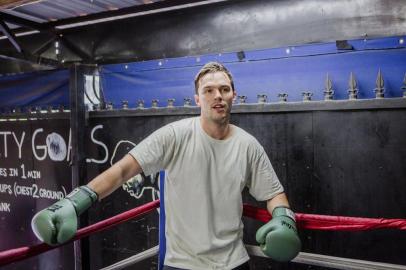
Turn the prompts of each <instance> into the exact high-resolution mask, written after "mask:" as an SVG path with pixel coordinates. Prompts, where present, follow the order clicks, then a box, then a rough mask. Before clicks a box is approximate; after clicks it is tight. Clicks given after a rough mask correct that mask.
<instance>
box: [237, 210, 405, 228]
mask: <svg viewBox="0 0 406 270" xmlns="http://www.w3.org/2000/svg"><path fill="white" fill-rule="evenodd" d="M243 214H244V216H247V217H251V218H253V219H256V220H260V221H263V222H268V221H269V220H270V219H271V218H272V217H271V215H270V214H269V213H268V211H267V210H265V209H260V208H257V207H254V206H252V205H248V204H244V212H243ZM295 216H296V223H297V227H298V228H300V229H306V230H325V231H365V230H373V229H382V228H392V229H399V230H406V219H385V218H359V217H343V216H328V215H313V214H301V213H296V214H295Z"/></svg>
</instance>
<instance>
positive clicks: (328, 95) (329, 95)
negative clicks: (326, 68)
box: [324, 73, 334, 100]
mask: <svg viewBox="0 0 406 270" xmlns="http://www.w3.org/2000/svg"><path fill="white" fill-rule="evenodd" d="M333 95H334V90H333V83H332V82H331V80H330V77H329V75H328V73H327V76H326V81H325V90H324V100H332V99H333Z"/></svg>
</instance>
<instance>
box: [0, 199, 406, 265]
mask: <svg viewBox="0 0 406 270" xmlns="http://www.w3.org/2000/svg"><path fill="white" fill-rule="evenodd" d="M158 207H159V200H156V201H153V202H150V203H147V204H144V205H142V206H139V207H136V208H134V209H131V210H129V211H126V212H123V213H121V214H118V215H116V216H113V217H111V218H108V219H105V220H102V221H100V222H98V223H95V224H93V225H90V226H88V227H85V228H82V229H80V230H78V232H77V233H76V235H75V237H74V238H73V239H72V240H71V241H74V240H78V239H80V238H83V237H85V236H88V235H90V234H92V233H96V232H99V231H102V230H105V229H107V228H110V227H112V226H115V225H117V224H120V223H123V222H125V221H127V220H129V219H132V218H135V217H138V216H140V215H143V214H147V213H149V212H151V211H152V210H154V209H156V208H158ZM244 215H245V216H247V217H251V218H254V219H257V220H260V221H263V222H267V221H269V220H270V219H271V215H270V214H269V213H268V211H267V210H265V209H260V208H257V207H254V206H251V205H247V204H244ZM296 221H297V225H298V228H300V229H308V230H329V231H362V230H371V229H382V228H392V229H399V230H406V219H384V218H358V217H343V216H327V215H312V214H301V213H296ZM71 241H69V242H71ZM69 242H67V243H69ZM67 243H65V244H67ZM65 244H63V245H65ZM60 246H61V245H59V246H48V245H47V244H44V243H42V244H39V245H35V246H26V247H20V248H15V249H9V250H5V251H2V252H0V266H3V265H6V264H9V263H12V262H15V261H19V260H23V259H26V258H29V257H32V256H35V255H38V254H40V253H43V252H45V251H48V250H51V249H54V248H57V247H60Z"/></svg>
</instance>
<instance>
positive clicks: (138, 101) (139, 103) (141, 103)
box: [137, 99, 144, 109]
mask: <svg viewBox="0 0 406 270" xmlns="http://www.w3.org/2000/svg"><path fill="white" fill-rule="evenodd" d="M137 109H144V100H143V99H139V100H137Z"/></svg>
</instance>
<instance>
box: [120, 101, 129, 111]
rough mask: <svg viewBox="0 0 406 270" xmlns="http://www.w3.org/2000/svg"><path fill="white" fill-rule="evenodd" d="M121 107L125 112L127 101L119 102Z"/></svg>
mask: <svg viewBox="0 0 406 270" xmlns="http://www.w3.org/2000/svg"><path fill="white" fill-rule="evenodd" d="M121 107H122V108H123V110H127V109H128V100H123V101H121Z"/></svg>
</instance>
